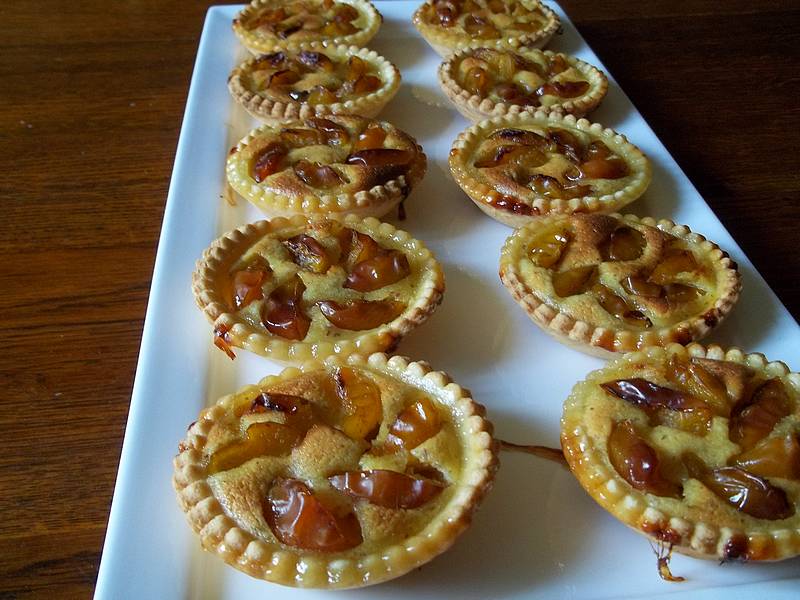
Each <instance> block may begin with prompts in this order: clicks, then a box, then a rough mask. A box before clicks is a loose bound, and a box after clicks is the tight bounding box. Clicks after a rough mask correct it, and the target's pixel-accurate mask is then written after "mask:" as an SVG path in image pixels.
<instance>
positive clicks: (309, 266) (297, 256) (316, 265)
mask: <svg viewBox="0 0 800 600" xmlns="http://www.w3.org/2000/svg"><path fill="white" fill-rule="evenodd" d="M283 245H284V247H285V248H286V249H287V250H288V251H289V253H290V254H291V255H292V261H294V263H295V264H296V265H298V266H300V267H301V268H303V269H305V270H307V271H311V272H312V273H325V272H326V271H327V270H328V269H329V268H330V266H331V259H330V257H329V256H328V251H327V250H326V249H325V246H323V245H322V244H320V243H319V242H318V241H317V240H315V239H314V238H313V237H311V236H310V235H306V234H305V233H301V234H299V235H296V236H294V237H292V238H289V239H288V240H285V241H284V242H283Z"/></svg>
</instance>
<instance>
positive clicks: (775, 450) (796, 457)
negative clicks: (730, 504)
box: [732, 433, 800, 481]
mask: <svg viewBox="0 0 800 600" xmlns="http://www.w3.org/2000/svg"><path fill="white" fill-rule="evenodd" d="M732 463H733V465H734V466H736V467H739V468H741V469H745V470H747V471H749V472H751V473H755V474H756V475H760V476H761V477H780V478H782V479H794V480H795V481H797V480H800V442H798V439H797V434H796V433H789V434H787V435H785V436H783V437H773V438H766V439H763V440H761V441H760V442H759V443H758V444H756V445H755V446H753V447H752V448H750V450H747V451H745V452H742V453H741V454H740V455H739V456H736V457H734V459H733V460H732Z"/></svg>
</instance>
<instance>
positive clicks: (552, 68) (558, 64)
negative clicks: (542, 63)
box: [548, 54, 569, 75]
mask: <svg viewBox="0 0 800 600" xmlns="http://www.w3.org/2000/svg"><path fill="white" fill-rule="evenodd" d="M567 69H569V64H568V63H567V61H566V59H565V58H564V57H563V56H562V55H561V54H556V55H555V56H554V57H553V58H551V59H550V65H549V69H548V72H549V73H550V75H558V74H559V73H562V72H563V71H566V70H567Z"/></svg>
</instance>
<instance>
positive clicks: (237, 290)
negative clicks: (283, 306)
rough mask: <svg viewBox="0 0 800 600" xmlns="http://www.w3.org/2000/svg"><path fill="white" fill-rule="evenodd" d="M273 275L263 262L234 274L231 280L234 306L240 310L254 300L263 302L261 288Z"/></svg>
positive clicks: (252, 264)
mask: <svg viewBox="0 0 800 600" xmlns="http://www.w3.org/2000/svg"><path fill="white" fill-rule="evenodd" d="M271 273H272V269H270V267H269V265H268V264H267V263H266V262H265V261H263V260H258V261H254V262H252V263H251V264H249V265H248V266H247V267H245V268H244V269H241V270H239V271H236V272H234V274H233V276H232V278H231V280H232V283H233V305H234V306H235V307H236V308H237V309H240V308H244V307H245V306H247V305H248V304H250V303H251V302H253V301H254V300H261V298H263V297H264V291H263V290H262V288H261V286H262V284H263V283H264V282H265V281H266V280H267V278H268V277H269V276H270V274H271Z"/></svg>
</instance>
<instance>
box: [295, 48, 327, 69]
mask: <svg viewBox="0 0 800 600" xmlns="http://www.w3.org/2000/svg"><path fill="white" fill-rule="evenodd" d="M297 62H299V63H300V64H301V65H303V66H305V67H307V68H309V69H311V70H313V71H317V70H322V71H327V72H329V73H331V72H333V71H334V69H335V68H336V65H334V64H333V61H332V60H331V59H330V58H328V56H327V55H326V54H323V53H322V52H309V51H308V50H304V51H303V52H300V54H298V55H297Z"/></svg>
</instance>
